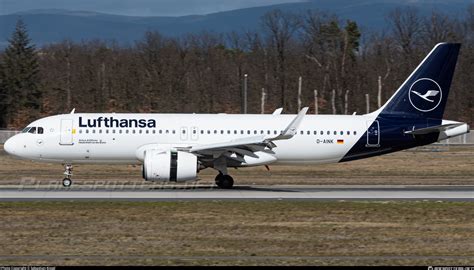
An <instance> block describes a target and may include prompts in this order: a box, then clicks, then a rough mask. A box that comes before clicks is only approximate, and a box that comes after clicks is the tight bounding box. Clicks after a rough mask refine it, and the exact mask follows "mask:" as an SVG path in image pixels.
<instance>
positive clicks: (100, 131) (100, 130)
mask: <svg viewBox="0 0 474 270" xmlns="http://www.w3.org/2000/svg"><path fill="white" fill-rule="evenodd" d="M127 131H128V130H127ZM99 134H102V129H99Z"/></svg>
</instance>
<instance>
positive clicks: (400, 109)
mask: <svg viewBox="0 0 474 270" xmlns="http://www.w3.org/2000/svg"><path fill="white" fill-rule="evenodd" d="M460 47H461V45H460V44H457V43H440V44H438V45H436V46H435V47H434V48H433V50H432V51H431V52H430V53H429V54H428V56H427V57H426V58H425V59H424V60H423V61H422V62H421V64H420V65H419V66H418V67H417V68H416V69H415V71H414V72H413V73H412V74H411V75H410V76H409V77H408V79H407V80H406V81H405V82H404V83H403V84H402V85H401V86H400V88H399V89H398V90H397V92H396V93H395V94H394V95H393V96H392V98H391V99H390V100H389V101H388V102H387V103H386V104H385V105H384V106H383V107H382V108H380V109H379V111H381V112H380V114H381V115H387V114H388V115H392V116H393V115H400V116H410V117H421V118H430V119H442V118H443V113H444V108H445V106H446V101H447V99H448V94H449V88H450V86H451V81H452V79H453V74H454V69H455V67H456V62H457V58H458V54H459V49H460Z"/></svg>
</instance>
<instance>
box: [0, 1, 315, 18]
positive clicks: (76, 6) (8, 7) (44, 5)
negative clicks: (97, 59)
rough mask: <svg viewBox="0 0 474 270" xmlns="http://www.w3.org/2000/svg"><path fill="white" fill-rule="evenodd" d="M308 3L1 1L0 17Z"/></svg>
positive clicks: (182, 11)
mask: <svg viewBox="0 0 474 270" xmlns="http://www.w3.org/2000/svg"><path fill="white" fill-rule="evenodd" d="M304 1H306V0H0V14H10V13H16V12H22V11H27V10H32V9H67V10H81V11H95V12H101V13H111V14H120V15H129V16H183V15H193V14H209V13H215V12H220V11H226V10H233V9H240V8H246V7H256V6H267V5H273V4H281V3H294V2H304Z"/></svg>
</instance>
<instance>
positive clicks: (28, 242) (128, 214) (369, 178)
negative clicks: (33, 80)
mask: <svg viewBox="0 0 474 270" xmlns="http://www.w3.org/2000/svg"><path fill="white" fill-rule="evenodd" d="M435 150H436V149H435ZM437 150H439V151H404V152H400V153H395V154H391V155H386V156H382V157H376V158H372V159H366V160H360V161H355V162H350V163H343V164H331V165H320V166H297V167H288V166H284V167H276V166H275V167H271V171H270V172H267V171H266V170H265V168H263V167H262V168H248V169H239V170H232V171H231V174H232V175H233V176H234V178H235V179H236V184H244V185H252V184H341V185H342V184H353V185H357V184H373V185H377V184H396V185H405V184H426V185H439V184H441V185H474V147H450V148H439V149H437ZM74 173H75V176H74V181H75V185H81V184H91V183H99V184H108V183H119V184H120V183H122V184H130V185H134V184H137V183H138V184H140V185H142V184H143V183H144V182H143V180H142V179H141V172H140V168H139V167H133V166H126V165H125V166H120V165H114V166H112V165H102V166H101V165H81V166H76V167H75V171H74ZM200 176H201V177H202V180H201V181H200V182H201V183H204V184H207V183H213V178H214V171H212V170H205V171H203V172H202V173H201V174H200ZM61 178H62V166H61V165H59V164H42V163H35V162H30V161H23V160H17V159H14V158H12V157H9V156H7V155H5V153H4V152H3V151H2V150H0V185H8V184H20V183H22V182H23V183H25V180H26V183H37V182H41V183H42V184H50V183H59V181H58V180H59V179H61ZM0 217H1V219H0V220H1V222H0V243H2V245H0V265H24V264H30V265H122V264H126V265H367V264H368V265H472V264H474V203H472V202H414V201H410V202H311V201H307V202H303V201H265V202H251V201H248V202H231V201H208V202H204V201H193V202H24V203H20V202H12V203H7V202H5V203H0Z"/></svg>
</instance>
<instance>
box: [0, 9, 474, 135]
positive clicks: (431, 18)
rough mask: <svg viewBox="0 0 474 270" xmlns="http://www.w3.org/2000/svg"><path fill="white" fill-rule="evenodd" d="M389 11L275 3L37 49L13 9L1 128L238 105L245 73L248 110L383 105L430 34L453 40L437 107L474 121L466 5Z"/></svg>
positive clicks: (0, 86) (0, 69) (473, 49)
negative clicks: (377, 20)
mask: <svg viewBox="0 0 474 270" xmlns="http://www.w3.org/2000/svg"><path fill="white" fill-rule="evenodd" d="M387 21H388V25H389V27H388V29H385V30H380V31H370V30H365V29H360V27H359V26H358V25H357V22H355V21H351V20H343V19H341V18H339V17H337V16H336V15H331V14H326V13H323V12H319V11H314V10H311V11H307V12H305V13H298V14H297V13H286V12H283V11H281V10H273V11H271V12H269V13H267V14H265V15H264V16H263V17H262V18H261V28H262V29H261V30H260V31H247V32H231V33H225V34H216V33H210V32H201V33H195V34H189V35H186V36H181V37H165V36H163V35H161V34H160V33H158V32H147V33H144V37H143V38H142V39H141V40H139V41H137V42H136V43H135V44H134V45H132V46H120V45H118V44H116V43H113V42H105V41H101V40H94V41H88V42H81V43H78V42H71V41H68V40H65V41H63V42H61V43H55V44H50V45H46V46H43V47H41V48H35V46H34V45H32V43H31V41H30V40H29V38H28V34H27V26H26V25H25V24H24V23H23V22H22V21H21V20H20V21H19V22H18V24H17V27H16V30H15V32H14V34H13V35H12V37H11V38H10V45H9V46H8V47H7V48H6V49H5V50H4V51H3V52H1V53H0V104H1V108H0V113H1V114H0V115H1V116H0V127H3V128H5V127H8V128H21V127H23V126H25V125H26V124H28V122H30V121H32V120H34V119H37V118H39V117H42V116H47V115H52V114H58V113H68V112H69V111H70V110H72V108H76V111H77V112H144V113H145V112H161V113H164V112H183V113H193V112H195V113H219V112H226V113H239V112H241V103H242V89H243V88H244V77H245V74H248V77H247V80H248V85H247V88H248V93H247V96H248V112H249V113H261V112H262V104H261V102H262V100H263V101H264V102H265V104H264V106H263V110H264V112H265V113H271V112H272V111H273V110H274V109H275V108H278V107H283V108H284V110H285V112H287V113H296V112H297V109H298V106H299V103H298V100H299V99H300V104H302V105H304V106H310V108H311V109H310V113H315V110H318V111H317V113H320V114H332V113H335V114H352V113H354V112H356V113H358V114H363V113H366V110H367V108H366V107H367V105H369V107H370V110H375V109H376V108H378V106H380V105H381V104H383V103H384V102H385V101H386V100H387V99H388V98H389V97H390V96H391V95H392V94H393V93H394V92H395V91H396V89H397V88H398V87H399V86H400V84H401V83H402V82H403V81H404V80H405V79H406V77H407V76H408V75H409V74H410V73H411V72H412V70H413V69H414V68H415V67H416V65H417V64H418V63H419V62H420V61H421V60H422V59H423V57H424V56H425V55H426V54H427V53H428V52H429V51H430V50H431V49H432V47H433V46H434V45H435V44H436V43H438V42H461V43H462V44H463V46H462V49H461V54H460V57H459V61H458V65H457V69H456V73H455V78H454V80H453V85H452V87H451V93H450V97H449V102H448V105H447V110H446V113H445V118H449V119H453V120H459V121H465V122H468V123H470V124H473V123H474V116H473V115H474V106H473V100H474V99H473V97H474V93H473V92H474V91H471V89H470V88H471V86H472V85H474V76H471V71H472V70H474V5H472V6H471V7H470V8H469V9H468V10H466V13H465V14H464V16H460V17H457V18H453V17H450V16H448V15H446V14H443V13H442V12H438V11H433V12H432V13H431V14H430V15H428V16H421V15H420V13H419V11H418V10H416V9H413V8H403V9H395V10H393V11H391V12H390V13H389V14H387ZM300 78H301V79H300ZM299 84H300V85H301V89H300V93H301V94H300V96H299V95H298V92H299V91H298V87H299ZM316 93H317V105H315V104H314V103H315V94H316ZM262 94H263V95H264V97H263V98H262ZM366 95H368V96H366ZM366 100H368V101H369V104H367V103H366Z"/></svg>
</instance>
